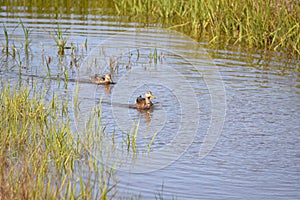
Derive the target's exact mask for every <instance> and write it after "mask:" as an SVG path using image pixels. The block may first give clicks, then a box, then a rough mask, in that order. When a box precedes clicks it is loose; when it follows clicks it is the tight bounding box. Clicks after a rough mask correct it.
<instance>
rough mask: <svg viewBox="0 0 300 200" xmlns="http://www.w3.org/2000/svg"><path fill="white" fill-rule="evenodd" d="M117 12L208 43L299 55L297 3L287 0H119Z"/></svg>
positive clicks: (116, 2) (299, 24)
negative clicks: (236, 45)
mask: <svg viewBox="0 0 300 200" xmlns="http://www.w3.org/2000/svg"><path fill="white" fill-rule="evenodd" d="M114 2H115V9H116V11H117V13H118V15H122V16H129V17H130V18H131V20H138V21H142V22H152V23H157V22H159V23H162V24H165V26H166V27H169V28H174V29H177V30H180V31H183V32H185V33H187V34H188V35H191V36H192V37H194V38H195V39H200V38H203V37H205V38H209V41H210V42H211V43H218V42H224V41H226V42H229V43H230V44H241V45H244V46H247V47H250V48H256V47H258V48H264V49H271V50H277V51H284V52H288V53H290V54H298V55H300V37H299V35H300V15H299V13H300V3H299V1H289V0H242V1H233V0H187V1H186V0H179V1H175V0H121V1H114Z"/></svg>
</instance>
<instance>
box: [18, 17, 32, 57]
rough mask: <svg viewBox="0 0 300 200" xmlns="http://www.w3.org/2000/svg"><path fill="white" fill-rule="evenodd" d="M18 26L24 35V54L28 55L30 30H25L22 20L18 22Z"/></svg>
mask: <svg viewBox="0 0 300 200" xmlns="http://www.w3.org/2000/svg"><path fill="white" fill-rule="evenodd" d="M20 24H21V27H22V30H23V33H24V48H25V52H26V54H28V50H29V35H30V30H29V28H26V27H25V25H24V23H23V22H22V20H20Z"/></svg>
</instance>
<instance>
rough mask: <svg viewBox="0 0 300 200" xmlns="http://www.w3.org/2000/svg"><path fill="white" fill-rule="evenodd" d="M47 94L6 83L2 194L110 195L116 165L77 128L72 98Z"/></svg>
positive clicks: (0, 99)
mask: <svg viewBox="0 0 300 200" xmlns="http://www.w3.org/2000/svg"><path fill="white" fill-rule="evenodd" d="M43 96H44V94H43V92H42V91H39V90H38V89H36V87H31V88H28V87H25V86H21V87H19V88H16V87H14V88H13V87H11V86H9V85H7V86H5V85H3V87H1V91H0V115H1V116H0V121H1V126H0V132H1V134H0V147H1V148H0V160H1V162H0V199H62V198H64V199H76V198H83V199H93V198H95V197H96V196H98V197H101V198H100V199H109V198H110V197H111V196H113V194H111V193H112V191H113V189H114V188H115V187H116V184H117V182H116V181H115V179H114V172H113V170H112V169H111V168H107V167H106V166H103V165H99V164H97V160H95V159H93V157H92V156H90V155H89V154H88V153H87V152H88V151H86V150H88V149H87V147H89V146H86V145H83V144H82V142H81V140H79V139H78V138H77V137H75V135H74V133H72V131H71V125H70V117H69V116H68V115H67V113H68V111H67V109H68V107H67V106H66V103H63V104H59V103H58V102H59V99H58V96H57V95H53V98H52V100H51V101H50V102H48V103H46V102H45V101H44V100H43V98H44V97H43ZM87 131H89V134H92V135H95V133H93V131H92V130H90V129H89V130H87ZM89 134H86V135H89ZM80 169H82V170H80ZM85 169H88V170H85ZM83 171H84V173H83ZM76 172H77V173H76ZM83 177H85V178H83ZM86 177H93V178H86ZM95 177H96V178H95ZM97 177H98V178H97Z"/></svg>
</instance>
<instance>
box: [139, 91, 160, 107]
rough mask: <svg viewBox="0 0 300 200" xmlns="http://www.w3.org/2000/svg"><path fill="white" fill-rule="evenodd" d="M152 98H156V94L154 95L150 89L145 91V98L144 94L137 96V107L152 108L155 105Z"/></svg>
mask: <svg viewBox="0 0 300 200" xmlns="http://www.w3.org/2000/svg"><path fill="white" fill-rule="evenodd" d="M150 98H152V99H154V98H155V96H153V94H152V93H151V92H150V91H148V92H146V93H145V98H143V97H142V96H139V97H138V98H136V102H135V105H136V108H137V109H150V108H151V107H152V106H153V103H152V102H151V101H150Z"/></svg>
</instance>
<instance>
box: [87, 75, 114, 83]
mask: <svg viewBox="0 0 300 200" xmlns="http://www.w3.org/2000/svg"><path fill="white" fill-rule="evenodd" d="M90 80H91V81H92V82H93V83H96V84H98V85H101V84H102V85H107V84H115V83H114V82H113V80H112V79H111V75H110V74H105V76H104V77H103V76H101V75H99V74H96V75H95V76H92V77H91V78H90Z"/></svg>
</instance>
